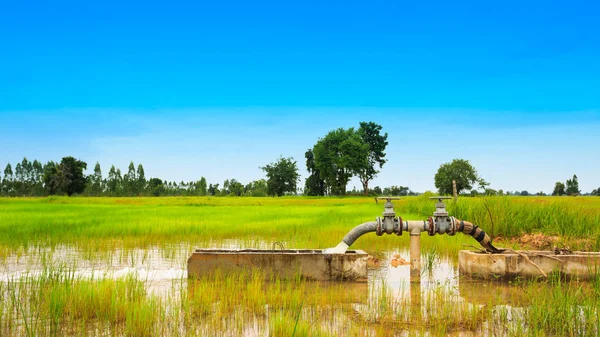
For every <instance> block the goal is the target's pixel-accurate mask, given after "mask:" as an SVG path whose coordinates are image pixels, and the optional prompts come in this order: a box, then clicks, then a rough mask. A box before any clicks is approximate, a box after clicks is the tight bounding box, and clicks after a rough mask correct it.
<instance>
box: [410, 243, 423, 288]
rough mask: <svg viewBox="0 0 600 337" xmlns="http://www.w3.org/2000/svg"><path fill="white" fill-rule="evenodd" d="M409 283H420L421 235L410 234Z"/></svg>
mask: <svg viewBox="0 0 600 337" xmlns="http://www.w3.org/2000/svg"><path fill="white" fill-rule="evenodd" d="M410 282H421V233H418V234H417V233H410Z"/></svg>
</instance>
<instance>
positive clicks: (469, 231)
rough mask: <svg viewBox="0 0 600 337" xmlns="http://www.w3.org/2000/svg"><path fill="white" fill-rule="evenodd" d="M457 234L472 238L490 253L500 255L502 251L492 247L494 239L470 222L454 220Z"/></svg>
mask: <svg viewBox="0 0 600 337" xmlns="http://www.w3.org/2000/svg"><path fill="white" fill-rule="evenodd" d="M454 225H455V228H456V231H457V232H460V233H463V234H465V235H470V236H472V237H473V238H474V239H475V240H477V242H479V244H480V245H481V246H482V247H483V248H485V250H486V251H488V252H490V253H500V252H501V250H500V249H498V248H496V247H494V246H493V245H492V238H490V236H489V235H487V234H486V233H485V232H484V231H483V229H481V228H479V226H477V225H475V224H473V223H472V222H469V221H464V220H459V219H454Z"/></svg>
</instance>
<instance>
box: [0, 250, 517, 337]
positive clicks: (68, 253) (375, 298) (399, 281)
mask: <svg viewBox="0 0 600 337" xmlns="http://www.w3.org/2000/svg"><path fill="white" fill-rule="evenodd" d="M281 246H284V247H285V248H287V247H286V246H287V245H286V243H280V244H279V243H278V244H276V245H273V244H272V243H264V242H252V241H249V242H240V241H235V240H231V241H220V242H207V243H205V244H202V245H201V246H200V245H192V244H188V243H185V244H181V245H168V246H162V247H148V248H145V249H140V248H137V249H127V250H122V249H115V250H112V251H108V252H97V253H90V252H86V251H82V250H78V249H75V248H73V247H69V246H57V247H54V248H52V249H49V248H29V249H28V250H26V251H23V252H20V253H19V254H18V255H9V256H7V257H5V258H4V259H3V260H0V282H7V281H9V280H19V279H21V278H24V277H27V276H35V275H39V274H41V273H42V272H43V269H44V268H45V267H49V266H50V267H52V268H56V267H64V268H65V270H68V272H69V273H71V274H74V276H76V277H77V276H81V277H84V278H89V277H93V278H94V279H101V278H120V277H124V276H127V275H135V276H136V277H138V278H140V279H141V280H144V284H145V285H146V287H147V290H148V292H149V293H151V294H155V295H158V296H167V295H173V294H177V293H178V292H180V291H184V289H187V271H186V265H187V258H188V257H189V255H190V254H191V253H192V252H193V250H194V249H195V248H229V249H245V248H259V249H273V248H274V247H281ZM422 253H423V255H422V262H421V265H422V274H421V282H420V283H410V282H409V280H410V277H409V276H410V275H409V269H410V268H409V266H408V265H398V266H396V267H394V266H393V265H392V264H391V263H390V262H391V261H392V259H396V260H406V261H408V260H409V255H410V254H409V252H408V250H397V251H389V252H384V253H383V254H381V255H380V256H379V259H378V260H379V261H378V262H376V263H374V264H372V265H371V268H370V269H369V272H368V283H367V284H366V285H364V284H363V285H357V286H356V287H353V286H351V285H350V284H349V289H354V290H355V292H356V300H355V302H354V303H352V304H351V306H352V309H353V310H354V312H355V313H356V314H357V315H359V316H362V317H363V318H364V319H366V320H368V321H375V320H378V319H380V318H381V317H380V315H381V312H379V311H378V307H379V306H378V303H379V301H381V300H382V299H381V293H382V292H384V293H386V294H388V295H390V296H391V298H392V299H394V300H396V301H397V302H398V303H399V306H398V309H397V310H404V311H402V312H396V313H395V314H399V315H401V316H402V315H411V314H414V313H415V312H419V313H420V314H423V315H425V316H426V315H427V312H426V310H424V309H423V308H424V307H426V306H427V305H428V302H429V301H433V300H432V298H433V297H432V294H433V293H436V294H438V296H439V293H440V292H441V293H442V294H443V296H444V297H446V298H448V299H449V300H450V301H454V302H456V303H468V305H473V306H476V307H479V306H484V305H486V304H489V294H491V293H492V294H494V298H495V299H496V300H497V303H495V305H497V306H498V307H503V308H506V307H508V308H510V309H512V308H516V307H519V306H521V303H520V301H519V300H518V296H517V295H518V293H519V289H518V288H516V287H511V286H509V285H507V284H495V283H491V282H474V281H469V280H466V279H461V278H460V277H459V274H458V263H457V258H456V257H447V256H439V255H438V254H436V253H435V252H426V251H424V252H422ZM354 290H353V291H354ZM406 319H407V321H410V320H411V319H410V317H406ZM324 324H329V325H332V326H327V327H324V328H325V329H326V330H328V331H336V327H339V326H344V325H345V324H351V319H350V318H349V317H348V316H347V315H345V314H341V313H340V314H339V317H337V318H336V319H334V320H330V321H329V323H324ZM247 329H248V330H249V331H248V333H247V334H246V335H256V336H261V335H264V332H265V330H264V327H263V325H261V324H258V325H256V324H254V325H252V324H251V325H250V326H249V327H248V328H247ZM253 330H256V331H257V333H252V332H250V331H253ZM480 332H481V331H480ZM486 334H487V333H486ZM232 335H235V333H233V334H232ZM267 335H268V334H267ZM458 335H462V336H470V335H472V334H471V332H464V333H460V334H458ZM475 335H477V334H475Z"/></svg>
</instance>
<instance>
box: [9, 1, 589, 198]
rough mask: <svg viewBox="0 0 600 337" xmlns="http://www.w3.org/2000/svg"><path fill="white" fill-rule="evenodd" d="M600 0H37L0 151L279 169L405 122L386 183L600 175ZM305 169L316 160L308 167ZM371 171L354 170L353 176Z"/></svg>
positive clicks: (153, 167)
mask: <svg viewBox="0 0 600 337" xmlns="http://www.w3.org/2000/svg"><path fill="white" fill-rule="evenodd" d="M599 10H600V4H599V3H598V2H592V1H588V2H578V1H569V2H551V1H550V2H548V1H544V2H541V1H540V2H536V1H533V2H527V3H526V4H524V3H522V2H511V1H503V2H496V3H492V2H485V3H483V2H476V1H472V2H460V3H448V2H410V3H408V2H402V1H368V2H362V3H359V2H348V1H345V2H326V1H318V2H311V1H302V2H285V1H273V2H260V3H259V2H250V1H243V2H237V3H236V2H226V1H219V2H203V1H194V2H174V1H169V2H124V1H120V2H111V1H102V2H91V1H90V2H85V3H81V2H66V1H55V2H30V1H19V2H16V1H15V2H10V3H8V2H7V3H4V4H2V10H1V11H0V123H1V124H0V165H2V166H4V165H5V163H6V162H11V163H15V162H16V161H19V160H20V159H22V157H23V156H27V157H28V158H29V159H40V160H44V161H46V160H50V159H54V160H57V159H60V158H61V157H62V156H66V155H73V156H77V157H79V158H81V159H84V160H86V161H87V162H88V163H89V164H90V166H92V165H93V163H95V162H96V161H99V162H100V163H101V165H102V166H103V168H104V171H105V173H106V172H107V171H108V167H109V166H110V165H111V164H115V165H117V166H119V167H121V169H125V168H126V166H127V164H128V163H129V161H130V160H133V161H134V162H135V163H136V164H137V163H139V162H141V163H143V164H144V167H145V169H146V173H147V175H149V176H159V177H161V178H167V179H169V180H192V179H193V180H195V179H198V178H199V177H200V176H205V177H207V178H208V180H209V181H210V182H221V183H222V181H223V180H224V179H226V178H236V179H237V180H240V181H242V182H244V183H245V182H247V181H249V180H254V179H257V178H260V177H262V176H263V174H262V172H261V171H260V169H259V168H258V167H259V166H262V165H264V164H266V163H268V162H271V161H273V160H275V159H276V158H277V157H278V156H279V155H283V156H293V157H294V158H296V159H297V160H298V162H299V164H300V167H301V168H302V170H303V171H304V158H303V154H304V151H306V149H308V148H309V147H311V146H312V145H313V144H314V143H315V142H316V141H317V139H318V138H319V137H321V136H323V135H325V134H326V133H327V131H329V130H331V129H334V128H337V127H351V126H357V125H358V122H359V121H369V120H372V121H374V122H377V123H379V124H381V125H382V126H383V128H384V131H386V132H388V133H389V134H390V138H389V141H390V145H389V147H388V151H387V153H388V159H389V162H388V164H386V165H385V166H384V168H383V170H382V172H381V174H380V175H379V177H378V178H377V179H376V180H375V181H374V182H373V183H374V184H375V185H381V186H387V185H405V186H406V185H407V186H409V187H411V188H412V189H414V190H417V191H424V190H427V189H434V186H433V175H434V174H435V171H436V170H437V168H438V167H439V165H440V164H441V163H443V162H447V161H450V160H452V159H453V158H464V159H468V160H470V161H471V162H472V163H473V164H474V166H475V167H476V168H477V170H478V171H479V173H480V174H481V176H483V177H484V178H485V179H486V180H488V181H489V182H490V183H491V184H492V185H491V186H492V187H493V188H496V189H504V190H507V189H508V190H524V189H526V190H528V191H530V192H536V191H539V190H542V191H546V192H550V191H551V189H552V187H553V185H554V182H556V181H565V180H566V179H567V178H570V177H571V176H572V175H573V174H577V175H578V176H579V180H580V186H581V188H582V190H583V191H584V192H587V191H591V190H592V189H595V188H598V187H600V174H598V169H597V168H598V167H600V154H599V151H598V150H597V144H598V141H599V140H600V136H599V135H598V131H599V130H600V22H599V20H598V19H597V18H598V15H597V14H598V13H599ZM305 176H306V175H305V174H304V177H305ZM353 186H356V187H357V188H358V187H359V186H360V184H359V183H358V182H357V181H353V182H352V183H351V184H350V186H349V188H352V187H353Z"/></svg>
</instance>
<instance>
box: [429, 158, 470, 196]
mask: <svg viewBox="0 0 600 337" xmlns="http://www.w3.org/2000/svg"><path fill="white" fill-rule="evenodd" d="M452 180H454V181H456V190H457V193H460V192H461V191H465V190H471V189H472V188H473V184H475V183H476V182H478V181H479V180H480V178H479V177H478V176H477V171H476V170H475V168H474V167H473V166H472V165H471V164H470V163H469V161H468V160H464V159H454V160H452V162H450V163H444V164H442V165H441V166H440V168H439V169H438V171H437V173H436V174H435V177H434V182H435V187H436V188H437V189H438V190H439V192H440V194H452Z"/></svg>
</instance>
